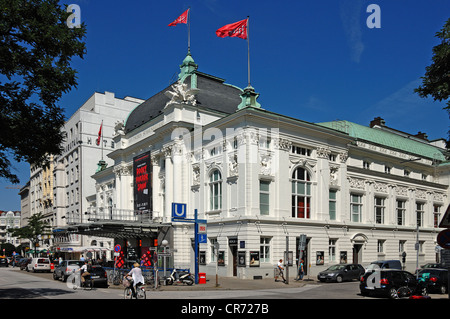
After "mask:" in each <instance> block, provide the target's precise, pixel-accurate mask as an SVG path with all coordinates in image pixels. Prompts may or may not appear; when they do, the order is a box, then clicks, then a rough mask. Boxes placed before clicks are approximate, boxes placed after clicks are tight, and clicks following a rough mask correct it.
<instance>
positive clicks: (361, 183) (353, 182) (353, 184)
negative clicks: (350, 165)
mask: <svg viewBox="0 0 450 319" xmlns="http://www.w3.org/2000/svg"><path fill="white" fill-rule="evenodd" d="M347 180H348V183H349V185H350V188H355V189H364V188H365V180H363V179H360V178H354V177H347Z"/></svg>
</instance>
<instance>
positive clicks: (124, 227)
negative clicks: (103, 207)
mask: <svg viewBox="0 0 450 319" xmlns="http://www.w3.org/2000/svg"><path fill="white" fill-rule="evenodd" d="M170 226H171V224H162V223H136V222H124V221H94V222H90V223H81V224H74V225H69V226H65V227H59V228H56V229H54V230H53V235H54V236H55V237H57V236H65V235H67V234H79V235H87V236H97V237H108V238H122V239H125V238H145V237H149V238H151V237H156V236H157V234H158V231H159V230H160V229H161V228H162V227H170Z"/></svg>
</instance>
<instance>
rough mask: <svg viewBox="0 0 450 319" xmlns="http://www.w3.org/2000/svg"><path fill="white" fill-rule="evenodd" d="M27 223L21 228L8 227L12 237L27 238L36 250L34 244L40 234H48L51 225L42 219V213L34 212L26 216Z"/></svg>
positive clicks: (37, 241)
mask: <svg viewBox="0 0 450 319" xmlns="http://www.w3.org/2000/svg"><path fill="white" fill-rule="evenodd" d="M27 219H28V224H27V225H26V226H24V227H21V228H13V229H8V232H10V233H11V235H12V236H13V237H17V238H19V239H28V240H29V241H30V242H31V243H32V244H33V246H34V248H35V250H36V244H37V243H39V238H40V237H41V236H42V235H47V234H50V230H51V227H50V226H49V225H48V224H47V222H45V221H44V216H43V214H42V213H37V214H34V215H33V216H31V217H27Z"/></svg>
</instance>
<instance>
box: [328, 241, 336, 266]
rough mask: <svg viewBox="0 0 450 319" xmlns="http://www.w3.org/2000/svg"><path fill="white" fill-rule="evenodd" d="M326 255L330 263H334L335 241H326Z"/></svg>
mask: <svg viewBox="0 0 450 319" xmlns="http://www.w3.org/2000/svg"><path fill="white" fill-rule="evenodd" d="M328 254H329V258H330V262H336V239H330V240H329V241H328Z"/></svg>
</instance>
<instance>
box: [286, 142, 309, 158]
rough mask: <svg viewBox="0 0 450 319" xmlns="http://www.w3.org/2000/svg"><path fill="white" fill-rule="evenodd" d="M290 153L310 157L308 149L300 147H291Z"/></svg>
mask: <svg viewBox="0 0 450 319" xmlns="http://www.w3.org/2000/svg"><path fill="white" fill-rule="evenodd" d="M291 153H293V154H299V155H305V156H311V150H310V149H308V148H304V147H300V146H295V145H292V147H291Z"/></svg>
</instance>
